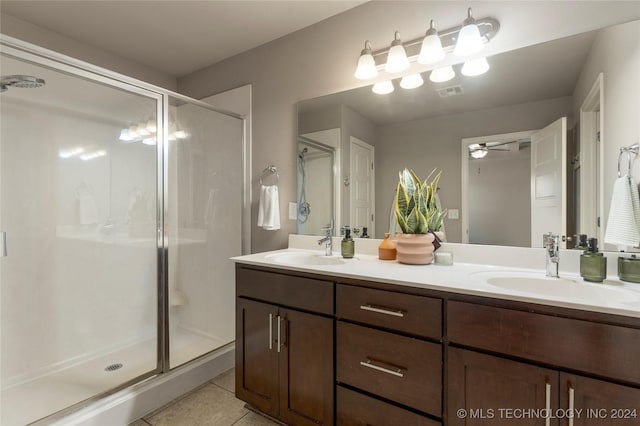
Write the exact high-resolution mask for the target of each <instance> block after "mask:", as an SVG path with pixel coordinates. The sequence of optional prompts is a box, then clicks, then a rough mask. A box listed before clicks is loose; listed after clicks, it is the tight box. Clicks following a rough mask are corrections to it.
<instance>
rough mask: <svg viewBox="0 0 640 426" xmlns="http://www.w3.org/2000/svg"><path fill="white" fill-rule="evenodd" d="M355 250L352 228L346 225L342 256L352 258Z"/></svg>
mask: <svg viewBox="0 0 640 426" xmlns="http://www.w3.org/2000/svg"><path fill="white" fill-rule="evenodd" d="M355 251H356V249H355V243H354V242H353V238H351V229H349V226H345V227H344V238H343V239H342V244H341V252H342V257H344V258H345V259H351V258H352V257H353V254H354V253H355Z"/></svg>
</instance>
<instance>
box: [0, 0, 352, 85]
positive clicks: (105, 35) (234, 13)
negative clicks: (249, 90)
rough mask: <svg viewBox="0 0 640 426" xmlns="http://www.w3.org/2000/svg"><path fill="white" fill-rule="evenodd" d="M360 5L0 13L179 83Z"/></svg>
mask: <svg viewBox="0 0 640 426" xmlns="http://www.w3.org/2000/svg"><path fill="white" fill-rule="evenodd" d="M362 3H365V1H363V0H336V1H327V0H293V1H292V0H288V1H271V0H254V1H249V0H243V1H238V0H235V1H219V0H208V1H189V0H173V1H154V0H146V1H145V0H143V1H113V0H112V1H56V0H49V1H31V0H20V1H10V0H2V1H1V2H0V12H1V13H2V14H3V15H10V16H12V17H14V18H17V19H20V20H23V21H26V22H29V23H31V24H34V25H37V26H39V27H42V28H45V29H47V30H50V31H53V32H55V33H58V34H61V35H64V36H66V37H70V38H72V39H75V40H78V41H81V42H83V43H85V44H87V45H90V46H95V47H97V48H99V49H101V50H105V51H108V52H111V53H114V54H116V55H118V56H121V57H123V58H126V59H128V60H130V61H133V62H136V63H139V64H143V65H146V66H148V67H150V68H152V69H154V70H156V71H161V72H164V73H166V74H169V75H171V76H174V77H182V76H184V75H187V74H190V73H192V72H194V71H197V70H199V69H202V68H204V67H206V66H208V65H211V64H214V63H217V62H220V61H222V60H224V59H226V58H229V57H231V56H234V55H237V54H239V53H241V52H244V51H247V50H250V49H252V48H254V47H257V46H260V45H262V44H265V43H267V42H269V41H272V40H275V39H277V38H280V37H282V36H285V35H287V34H289V33H292V32H295V31H297V30H300V29H302V28H305V27H307V26H310V25H313V24H315V23H317V22H319V21H322V20H324V19H327V18H329V17H331V16H333V15H337V14H339V13H341V12H344V11H345V10H348V9H350V8H353V7H355V6H357V5H359V4H362Z"/></svg>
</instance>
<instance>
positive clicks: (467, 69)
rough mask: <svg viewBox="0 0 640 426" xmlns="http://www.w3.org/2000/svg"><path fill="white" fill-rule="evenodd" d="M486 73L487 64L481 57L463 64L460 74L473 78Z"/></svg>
mask: <svg viewBox="0 0 640 426" xmlns="http://www.w3.org/2000/svg"><path fill="white" fill-rule="evenodd" d="M487 71H489V62H487V58H484V57H483V58H477V59H471V60H469V61H467V62H465V63H464V65H463V66H462V70H461V71H460V72H462V74H463V75H466V76H468V77H475V76H477V75H482V74H484V73H485V72H487Z"/></svg>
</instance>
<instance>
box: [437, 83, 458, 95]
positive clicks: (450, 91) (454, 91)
mask: <svg viewBox="0 0 640 426" xmlns="http://www.w3.org/2000/svg"><path fill="white" fill-rule="evenodd" d="M437 91H438V95H440V97H441V98H448V97H450V96H457V95H462V94H463V93H464V90H462V86H460V85H459V84H458V85H456V86H449V87H443V88H442V89H437Z"/></svg>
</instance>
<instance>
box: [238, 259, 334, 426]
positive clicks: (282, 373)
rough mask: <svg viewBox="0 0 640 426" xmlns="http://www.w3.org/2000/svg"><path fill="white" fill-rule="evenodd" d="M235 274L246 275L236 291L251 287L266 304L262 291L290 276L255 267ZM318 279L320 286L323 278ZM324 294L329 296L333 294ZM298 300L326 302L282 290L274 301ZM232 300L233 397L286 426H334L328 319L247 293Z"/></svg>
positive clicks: (331, 342)
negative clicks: (287, 294) (234, 343)
mask: <svg viewBox="0 0 640 426" xmlns="http://www.w3.org/2000/svg"><path fill="white" fill-rule="evenodd" d="M244 272H247V271H244ZM238 277H245V278H246V277H251V280H250V281H249V282H247V281H243V280H240V281H238V284H239V286H240V287H242V288H241V289H240V292H242V293H244V294H248V295H249V296H254V295H253V294H252V293H251V291H250V290H249V291H247V288H249V289H250V288H254V287H255V288H257V289H258V291H259V292H260V295H262V294H267V295H268V296H266V297H265V298H269V299H270V300H269V302H274V301H275V300H274V299H273V297H274V295H273V293H269V292H268V287H269V286H270V284H271V283H273V282H276V283H283V282H284V283H287V284H291V283H293V282H295V279H296V277H290V276H285V277H284V278H283V277H281V276H278V274H273V273H269V272H261V271H248V273H240V274H238ZM272 280H273V281H272ZM307 281H309V280H307ZM307 281H304V279H303V285H304V283H306V282H307ZM318 282H319V283H321V285H323V286H325V287H324V288H325V290H326V288H327V287H326V282H325V281H318ZM303 288H304V287H303ZM323 294H324V293H323ZM324 295H325V296H327V295H329V296H330V300H333V292H330V293H326V294H324ZM300 299H304V300H306V302H305V304H304V305H305V307H309V306H312V307H313V306H320V307H321V308H322V309H324V308H325V307H326V301H323V300H318V299H315V300H312V299H308V298H307V296H300V295H292V296H291V298H287V296H286V293H283V296H282V298H281V299H280V300H281V301H282V303H283V304H287V305H291V304H292V303H291V301H292V300H293V301H295V300H300ZM236 300H237V302H236V396H237V397H238V398H240V399H242V400H243V401H246V402H247V403H249V404H250V405H252V406H254V407H255V408H257V409H259V410H260V411H262V412H264V413H266V414H269V415H271V416H273V417H275V418H278V419H280V420H282V421H283V422H286V423H287V424H289V425H300V426H312V425H314V426H317V425H332V424H334V388H335V383H334V361H333V351H334V325H333V323H334V320H333V318H332V317H326V316H322V315H317V314H314V313H310V312H302V311H299V310H296V309H292V308H289V307H283V306H279V305H277V304H275V303H266V302H264V301H258V300H252V299H249V298H247V297H238V298H237V299H236Z"/></svg>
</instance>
